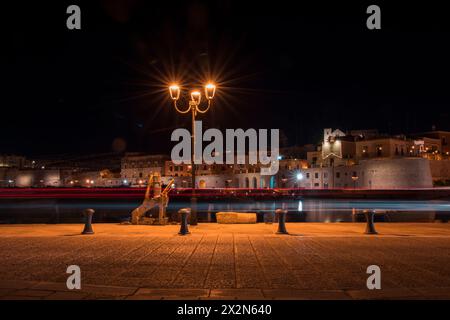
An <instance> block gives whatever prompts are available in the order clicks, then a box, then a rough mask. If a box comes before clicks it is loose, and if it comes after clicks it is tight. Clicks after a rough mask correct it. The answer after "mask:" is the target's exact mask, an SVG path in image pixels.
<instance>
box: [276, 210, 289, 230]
mask: <svg viewBox="0 0 450 320" xmlns="http://www.w3.org/2000/svg"><path fill="white" fill-rule="evenodd" d="M275 213H276V215H277V216H278V231H277V234H288V232H287V230H286V213H287V210H284V209H277V210H275Z"/></svg>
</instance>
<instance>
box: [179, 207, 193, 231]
mask: <svg viewBox="0 0 450 320" xmlns="http://www.w3.org/2000/svg"><path fill="white" fill-rule="evenodd" d="M190 213H191V209H189V208H183V209H180V210H178V214H179V215H180V216H181V226H180V232H178V234H179V235H182V236H184V235H187V234H189V233H190V232H189V229H188V216H189V214H190Z"/></svg>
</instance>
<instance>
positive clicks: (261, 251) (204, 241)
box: [0, 223, 450, 299]
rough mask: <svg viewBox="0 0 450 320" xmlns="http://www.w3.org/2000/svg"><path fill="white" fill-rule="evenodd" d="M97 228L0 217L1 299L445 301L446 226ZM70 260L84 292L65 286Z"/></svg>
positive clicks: (449, 247) (448, 280) (449, 295)
mask: <svg viewBox="0 0 450 320" xmlns="http://www.w3.org/2000/svg"><path fill="white" fill-rule="evenodd" d="M93 227H94V231H95V232H96V233H95V234H94V235H80V232H81V230H82V229H83V226H82V225H80V224H73V225H68V224H65V225H62V224H61V225H0V256H1V259H0V299H434V298H437V299H450V224H444V223H390V224H388V223H377V224H376V227H377V230H378V232H379V233H380V234H379V235H364V234H363V232H364V229H365V224H364V223H359V224H358V223H333V224H332V223H287V229H288V231H289V232H290V233H291V234H290V235H276V234H274V232H275V231H276V228H277V225H276V224H273V225H266V224H262V223H259V224H255V225H219V224H206V223H205V224H199V225H198V226H195V227H190V231H191V234H190V235H188V236H179V235H177V232H178V230H179V226H176V225H169V226H132V225H118V224H95V225H94V226H93ZM69 265H78V266H80V268H81V286H82V288H81V290H71V291H69V290H67V289H66V285H65V282H66V279H67V277H68V276H69V275H68V274H66V269H67V267H68V266H69ZM369 265H378V266H379V267H380V268H381V286H382V289H381V290H368V289H367V287H366V279H367V277H368V276H369V275H368V274H366V268H367V267H368V266H369Z"/></svg>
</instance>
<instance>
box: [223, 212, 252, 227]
mask: <svg viewBox="0 0 450 320" xmlns="http://www.w3.org/2000/svg"><path fill="white" fill-rule="evenodd" d="M216 218H217V223H224V224H234V223H256V213H254V212H245V213H243V212H217V213H216Z"/></svg>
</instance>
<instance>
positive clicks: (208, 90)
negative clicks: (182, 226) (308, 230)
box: [169, 83, 216, 225]
mask: <svg viewBox="0 0 450 320" xmlns="http://www.w3.org/2000/svg"><path fill="white" fill-rule="evenodd" d="M169 92H170V98H171V99H172V100H173V105H174V107H175V110H176V111H177V112H178V113H181V114H186V113H188V112H191V115H192V136H191V165H192V169H191V176H192V197H191V219H190V220H191V221H190V223H191V225H196V224H197V198H196V197H195V188H196V186H195V171H196V165H195V163H194V159H195V117H196V116H197V113H198V112H199V113H206V112H208V110H209V108H210V107H211V101H212V99H213V98H214V95H215V93H216V86H215V85H214V84H211V83H208V84H207V85H206V86H205V97H206V100H207V102H208V104H207V106H206V108H205V109H201V108H200V102H201V100H202V99H201V98H202V94H201V92H200V91H198V90H194V91H192V92H191V100H190V101H189V106H188V107H187V108H186V109H185V110H181V109H180V108H179V107H178V105H177V101H178V100H179V99H180V94H181V90H180V87H179V86H178V85H172V86H170V87H169Z"/></svg>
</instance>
